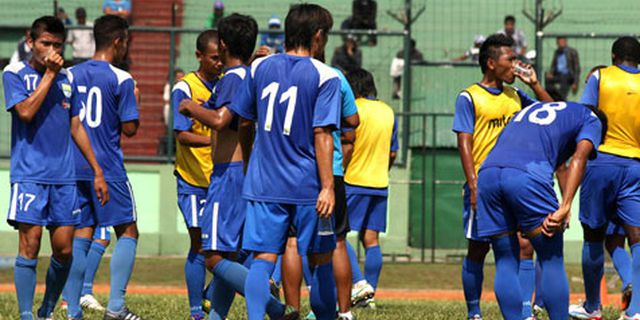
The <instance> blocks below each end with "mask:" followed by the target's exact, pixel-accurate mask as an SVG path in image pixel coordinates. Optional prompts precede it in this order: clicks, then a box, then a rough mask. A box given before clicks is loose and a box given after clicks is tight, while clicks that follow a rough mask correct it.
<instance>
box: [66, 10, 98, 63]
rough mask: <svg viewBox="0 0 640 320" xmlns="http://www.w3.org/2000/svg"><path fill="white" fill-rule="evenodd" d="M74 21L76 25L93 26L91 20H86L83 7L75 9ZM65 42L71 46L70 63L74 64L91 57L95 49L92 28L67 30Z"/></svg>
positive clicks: (85, 12)
mask: <svg viewBox="0 0 640 320" xmlns="http://www.w3.org/2000/svg"><path fill="white" fill-rule="evenodd" d="M76 21H77V22H78V26H93V24H92V23H91V22H87V11H86V10H85V9H84V8H83V7H79V8H78V9H76ZM67 43H68V44H70V45H71V47H72V48H73V60H72V62H71V63H72V64H74V65H75V64H78V63H81V62H84V61H86V60H89V59H91V57H93V53H94V52H95V50H96V48H95V47H96V43H95V40H94V39H93V30H92V29H72V30H69V33H68V34H67Z"/></svg>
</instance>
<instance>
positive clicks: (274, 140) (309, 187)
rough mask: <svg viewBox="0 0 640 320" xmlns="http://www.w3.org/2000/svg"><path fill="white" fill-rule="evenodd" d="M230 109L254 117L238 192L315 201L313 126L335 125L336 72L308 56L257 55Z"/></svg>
mask: <svg viewBox="0 0 640 320" xmlns="http://www.w3.org/2000/svg"><path fill="white" fill-rule="evenodd" d="M250 71H251V72H250V74H249V75H248V76H247V77H246V78H245V81H244V82H243V84H242V88H241V89H240V90H239V92H238V93H237V94H236V96H235V97H234V99H233V102H232V103H231V105H230V106H229V108H230V109H231V110H232V111H233V112H235V113H236V114H237V115H239V116H241V117H243V118H245V119H249V120H254V121H257V129H256V137H255V142H254V146H253V153H252V155H251V161H250V162H249V168H248V171H247V177H246V179H245V183H244V188H243V194H244V196H245V198H246V199H249V200H254V201H263V202H276V203H285V204H297V205H312V204H315V203H316V200H317V196H318V192H319V191H320V180H319V177H318V167H317V163H316V152H315V145H314V140H315V139H314V128H316V127H331V128H332V129H337V128H339V126H340V79H339V78H338V74H337V73H336V72H335V71H334V70H333V69H331V68H330V67H328V66H326V65H325V64H323V63H322V62H319V61H317V60H315V59H312V58H310V57H299V56H292V55H286V54H277V55H272V56H269V57H266V58H262V59H258V60H256V61H254V62H253V64H252V65H251V70H250Z"/></svg>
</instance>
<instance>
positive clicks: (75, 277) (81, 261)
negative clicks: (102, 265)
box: [62, 227, 93, 319]
mask: <svg viewBox="0 0 640 320" xmlns="http://www.w3.org/2000/svg"><path fill="white" fill-rule="evenodd" d="M92 236H93V227H80V228H78V227H76V229H75V232H74V235H73V261H72V263H71V270H69V277H68V278H67V283H66V284H65V286H64V290H63V291H62V297H63V299H64V300H65V301H66V302H67V316H68V317H69V318H73V319H82V308H81V305H80V297H81V296H82V284H83V282H84V273H85V269H86V266H87V252H88V251H89V247H90V246H91V238H92Z"/></svg>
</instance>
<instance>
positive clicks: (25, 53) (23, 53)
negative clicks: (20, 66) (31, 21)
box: [9, 29, 32, 63]
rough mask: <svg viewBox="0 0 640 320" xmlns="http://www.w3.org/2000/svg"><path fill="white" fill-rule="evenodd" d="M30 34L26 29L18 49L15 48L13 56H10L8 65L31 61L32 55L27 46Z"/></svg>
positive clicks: (29, 30)
mask: <svg viewBox="0 0 640 320" xmlns="http://www.w3.org/2000/svg"><path fill="white" fill-rule="evenodd" d="M30 32H31V29H27V30H26V31H25V32H24V37H22V38H21V39H20V41H19V42H18V47H17V48H16V51H14V52H13V55H11V59H10V60H9V63H15V62H19V61H25V60H30V59H31V55H32V53H31V48H30V47H29V45H28V44H27V39H28V38H29V33H30Z"/></svg>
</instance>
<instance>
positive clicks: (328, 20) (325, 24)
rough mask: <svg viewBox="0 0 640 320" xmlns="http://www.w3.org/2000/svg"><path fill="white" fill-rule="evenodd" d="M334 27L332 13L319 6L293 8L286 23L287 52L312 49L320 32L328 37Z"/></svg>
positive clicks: (310, 5) (307, 5) (302, 5)
mask: <svg viewBox="0 0 640 320" xmlns="http://www.w3.org/2000/svg"><path fill="white" fill-rule="evenodd" d="M331 27H333V17H331V13H330V12H329V11H328V10H327V9H325V8H323V7H321V6H319V5H317V4H307V3H303V4H296V5H293V6H291V9H289V13H287V18H286V19H285V21H284V38H285V40H284V43H285V47H286V48H287V50H292V49H295V48H305V49H311V43H312V41H313V36H314V35H315V34H316V33H317V32H318V31H320V30H322V32H323V33H324V34H325V35H326V34H328V32H329V30H331Z"/></svg>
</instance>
